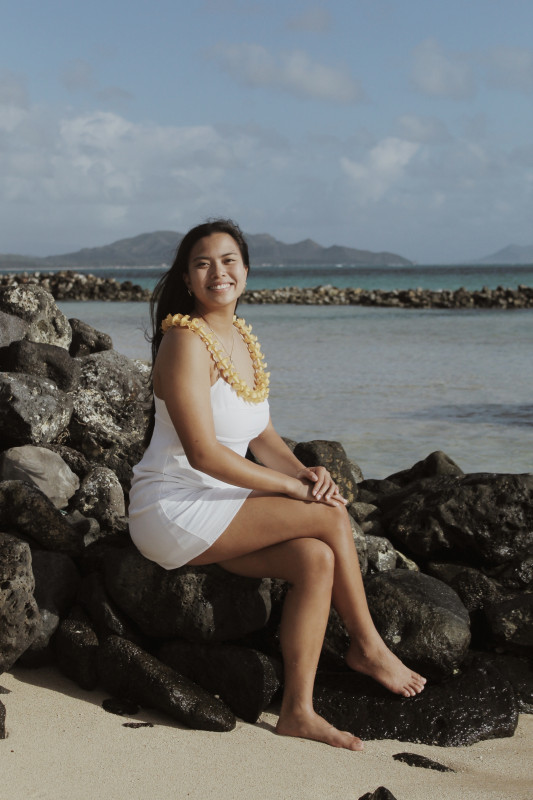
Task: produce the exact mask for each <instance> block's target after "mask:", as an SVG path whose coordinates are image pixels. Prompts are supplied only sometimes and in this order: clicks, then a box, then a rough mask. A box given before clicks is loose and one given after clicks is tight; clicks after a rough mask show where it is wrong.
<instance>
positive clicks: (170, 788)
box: [0, 668, 533, 800]
mask: <svg viewBox="0 0 533 800" xmlns="http://www.w3.org/2000/svg"><path fill="white" fill-rule="evenodd" d="M0 685H2V686H3V687H5V688H6V689H9V690H10V694H6V695H0V699H1V700H2V702H3V703H4V705H5V706H6V709H7V715H6V728H7V732H8V738H7V739H5V740H4V741H0V800H48V798H50V800H52V798H53V799H54V800H89V798H90V800H93V798H98V800H108V799H109V800H149V798H154V800H167V798H168V800H182V798H189V799H190V800H211V798H216V799H217V800H218V799H219V798H220V800H233V798H235V800H237V798H238V800H256V799H257V800H358V798H359V797H360V796H361V795H362V794H364V793H365V792H368V791H374V790H375V789H376V788H377V787H378V786H386V787H387V788H388V789H389V790H390V791H391V792H392V793H393V795H394V796H395V797H396V798H397V800H433V798H435V799H436V800H448V798H449V800H452V798H453V800H532V798H533V769H532V763H533V759H532V754H533V716H528V715H522V716H521V718H520V724H519V727H518V730H517V732H516V734H515V736H514V737H513V738H512V739H498V740H494V739H493V740H490V741H487V742H480V743H479V744H476V745H473V746H471V747H462V748H458V747H449V748H440V747H429V746H426V745H414V744H410V743H402V742H395V741H379V742H378V741H372V742H366V743H365V751H364V752H363V753H352V752H347V751H344V750H336V749H334V748H331V747H328V746H327V745H322V744H318V743H315V742H308V741H305V740H302V739H287V738H282V737H280V736H276V735H275V734H274V733H272V726H273V724H275V721H276V717H275V715H273V714H270V713H265V714H263V716H262V717H261V720H260V721H259V723H258V724H257V725H248V724H246V723H243V722H238V723H237V727H236V729H235V730H234V731H232V732H230V733H208V732H205V731H192V730H190V729H188V728H182V727H180V726H178V725H176V724H174V723H173V722H172V721H171V720H169V719H168V718H165V717H164V716H163V715H161V714H158V713H152V712H146V711H141V712H140V713H139V714H138V715H136V716H135V717H131V718H125V717H119V716H116V715H114V714H109V713H107V712H106V711H104V710H103V709H102V707H101V703H102V700H103V699H104V698H105V697H107V696H108V695H107V694H105V693H104V692H101V691H99V690H98V691H95V692H84V691H82V690H81V689H79V688H78V687H77V686H76V685H75V684H74V683H72V682H71V681H69V680H68V679H67V678H64V677H63V676H61V675H60V674H59V673H58V672H57V671H56V670H54V669H49V668H44V669H39V670H27V669H22V668H16V669H14V670H13V671H12V672H11V673H5V674H3V675H0ZM128 721H135V722H140V721H148V722H153V723H154V727H153V728H138V729H131V728H125V727H123V723H124V722H128ZM403 751H409V752H414V753H420V754H421V755H425V756H428V757H430V758H433V759H435V760H436V761H439V762H441V763H442V764H445V765H446V766H449V767H452V768H453V769H455V770H456V773H455V774H453V773H441V772H435V771H433V770H427V769H420V768H417V767H410V766H407V765H406V764H402V763H400V762H396V761H393V759H392V755H393V754H394V753H398V752H403Z"/></svg>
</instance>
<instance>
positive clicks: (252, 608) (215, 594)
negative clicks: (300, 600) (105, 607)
mask: <svg viewBox="0 0 533 800" xmlns="http://www.w3.org/2000/svg"><path fill="white" fill-rule="evenodd" d="M105 583H106V588H107V590H108V592H109V594H110V595H111V597H112V599H113V600H114V601H115V603H116V604H117V605H118V607H119V608H121V609H122V610H123V611H124V612H125V613H126V614H127V615H128V616H129V617H131V619H133V620H134V621H135V622H136V624H137V625H138V626H139V628H140V629H141V630H142V631H143V633H145V634H147V635H148V636H155V637H161V638H167V639H170V638H173V637H175V636H177V637H183V638H184V639H189V640H191V641H196V642H221V641H225V640H231V639H238V638H240V637H242V636H245V635H246V634H247V633H250V632H251V631H254V630H257V629H259V628H261V627H262V626H263V625H265V624H266V622H267V621H268V618H269V615H270V602H271V601H270V592H269V588H270V582H269V581H268V580H265V581H260V580H256V579H255V578H241V577H240V576H238V575H233V574H231V573H229V572H226V571H225V570H223V569H222V568H221V567H218V566H216V565H212V566H209V567H189V566H185V567H180V568H179V569H173V570H166V569H163V567H160V566H159V565H158V564H155V563H154V562H153V561H148V559H146V558H144V557H143V556H142V555H141V554H140V553H139V552H138V551H137V550H136V549H134V548H133V547H128V548H124V549H120V550H119V549H115V550H109V551H108V552H107V554H106V559H105Z"/></svg>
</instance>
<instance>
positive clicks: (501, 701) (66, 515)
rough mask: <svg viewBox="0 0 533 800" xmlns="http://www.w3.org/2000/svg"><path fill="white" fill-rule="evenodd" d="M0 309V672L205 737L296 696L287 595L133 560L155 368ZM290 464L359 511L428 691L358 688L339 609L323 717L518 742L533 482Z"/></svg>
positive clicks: (531, 574)
mask: <svg viewBox="0 0 533 800" xmlns="http://www.w3.org/2000/svg"><path fill="white" fill-rule="evenodd" d="M0 296H1V297H0V315H1V319H0V321H3V322H5V326H4V327H2V331H3V333H4V334H5V332H6V331H7V334H6V335H4V336H3V338H2V339H0V345H2V346H1V347H0V369H2V368H3V369H4V371H3V372H0V436H1V442H2V445H1V450H0V531H2V533H0V670H2V669H10V668H11V666H12V665H13V664H14V663H15V662H17V661H20V663H23V664H25V665H26V666H36V665H38V664H42V663H49V662H55V663H56V664H57V665H58V667H59V668H60V669H61V670H62V671H63V672H64V673H65V675H67V676H68V677H69V678H71V679H72V680H74V681H76V682H77V683H78V684H79V685H80V686H81V687H83V688H84V689H93V688H95V687H96V686H97V685H100V686H104V687H106V688H107V690H108V691H109V692H111V693H112V694H114V695H116V696H117V697H118V698H119V699H120V700H121V701H125V700H128V701H129V702H133V703H134V704H136V705H137V706H138V705H144V706H152V707H154V708H158V709H159V710H163V711H165V713H167V714H168V715H170V716H171V717H172V718H173V719H176V720H179V721H180V722H182V723H185V724H188V725H192V726H194V727H201V728H206V729H208V730H229V729H231V727H232V726H233V725H234V724H235V715H237V716H239V717H240V718H242V719H245V720H248V721H250V722H251V721H255V720H256V719H257V718H258V716H259V714H260V713H261V712H262V711H263V710H264V708H265V707H266V706H267V705H268V704H269V703H270V702H271V701H272V699H273V697H275V696H276V695H277V693H278V691H279V690H280V688H281V687H282V685H283V672H282V669H281V666H280V664H281V661H280V651H279V621H280V615H281V608H282V604H283V600H284V598H285V596H286V593H287V591H288V587H287V585H286V584H285V583H283V581H277V580H272V581H269V580H263V581H261V580H253V579H247V578H242V577H239V576H236V575H233V574H230V573H228V572H225V571H224V570H223V569H222V568H220V567H217V566H211V567H204V568H200V567H182V568H181V569H177V570H164V569H162V568H160V567H158V566H157V565H156V564H154V563H152V562H150V561H148V560H146V559H145V558H143V556H141V555H140V554H139V552H138V551H137V550H136V549H135V548H134V547H133V545H132V543H131V541H130V539H129V534H128V525H127V518H126V516H125V509H126V500H127V494H128V489H129V485H130V478H131V467H132V465H133V464H134V463H135V462H136V461H137V460H138V459H139V458H140V455H141V453H142V450H143V437H144V432H145V426H146V420H147V415H146V411H147V407H148V404H149V400H150V395H149V387H148V369H147V368H146V367H145V366H144V365H142V364H141V363H140V362H138V361H132V360H130V359H127V358H126V357H124V356H121V355H119V354H118V353H116V352H115V351H114V350H113V349H112V346H111V342H110V340H109V337H106V336H105V334H101V333H100V332H98V331H94V330H93V329H91V328H90V327H89V326H84V325H83V324H81V323H78V321H77V320H71V321H66V320H65V319H64V317H62V315H60V314H59V312H58V311H57V309H56V307H55V304H54V301H53V298H52V297H51V296H50V295H47V294H46V292H44V290H43V288H42V287H39V286H37V285H26V284H23V283H20V284H19V285H17V286H11V287H9V288H8V289H4V290H2V289H0ZM66 326H68V330H67V327H66ZM290 446H291V448H292V449H293V450H294V451H295V452H296V454H297V455H298V456H299V458H301V460H302V461H303V462H304V463H306V464H315V463H320V462H321V463H324V464H325V466H327V467H328V468H329V469H330V470H331V472H332V473H333V475H334V477H335V480H336V481H337V483H338V484H339V486H340V487H341V490H342V492H343V494H344V495H346V496H347V497H348V498H349V500H350V504H349V506H348V511H349V514H350V517H351V521H352V532H353V539H354V545H355V547H356V550H357V553H358V556H359V562H360V565H361V571H362V574H363V576H364V580H365V583H366V589H367V595H368V601H369V606H370V610H371V613H372V615H373V617H374V619H375V622H376V626H377V627H378V629H379V630H380V632H381V634H382V636H383V638H384V639H385V641H386V642H387V644H388V645H389V647H391V649H392V650H393V651H394V652H396V653H398V655H399V656H400V657H401V658H403V659H404V660H405V661H406V662H407V663H408V664H409V665H412V666H413V667H417V668H418V669H419V670H421V671H422V672H424V673H426V674H427V675H428V676H429V677H430V681H429V683H428V685H427V686H426V688H425V690H424V692H423V693H422V694H421V695H419V696H417V697H415V698H409V699H406V698H402V697H397V696H393V695H391V694H390V693H388V692H386V691H385V690H384V689H381V688H380V687H379V686H377V685H376V684H375V683H374V682H372V681H371V680H370V679H368V678H365V677H364V676H359V675H356V674H354V673H351V672H350V671H348V670H347V669H346V668H345V666H344V661H343V657H344V655H345V653H346V649H347V647H348V635H347V632H346V629H345V627H344V625H343V623H342V621H341V619H340V618H339V616H338V615H337V614H336V612H335V611H333V610H332V612H331V614H330V619H329V623H328V627H327V632H326V638H325V643H324V648H323V654H322V658H321V661H320V665H319V674H318V678H317V683H316V703H317V708H318V709H319V710H320V712H321V713H323V714H324V715H325V716H326V717H327V718H328V719H329V720H331V721H332V722H333V723H334V724H336V725H338V726H340V727H342V728H343V729H347V730H352V731H353V732H354V733H356V734H357V735H360V736H363V737H365V738H390V737H392V738H396V739H402V740H404V741H418V742H425V743H430V744H442V745H446V744H449V745H452V744H453V745H456V744H469V743H471V742H473V741H478V740H479V739H482V738H490V737H492V736H510V735H512V733H513V731H514V728H515V725H516V719H517V710H518V709H519V710H521V711H527V712H531V710H532V709H533V667H532V657H533V605H532V597H533V477H532V476H531V475H489V474H469V475H465V474H463V471H462V470H461V468H460V467H459V466H458V465H457V464H455V463H454V462H453V461H452V460H451V459H450V458H448V457H447V456H446V454H444V453H441V452H436V453H431V454H430V455H429V456H427V458H424V459H423V460H421V461H419V462H418V463H417V464H415V465H414V466H412V467H410V468H409V469H405V470H402V471H400V472H397V473H395V474H393V475H389V476H388V477H385V478H383V479H381V480H365V479H364V478H363V475H362V473H361V470H360V469H359V467H358V466H357V465H355V464H353V463H351V462H350V461H349V459H348V458H347V457H346V454H345V452H344V450H343V448H342V445H341V444H340V443H338V442H329V441H313V442H300V443H297V442H290ZM0 711H1V709H0ZM0 722H1V720H0ZM377 791H379V790H377Z"/></svg>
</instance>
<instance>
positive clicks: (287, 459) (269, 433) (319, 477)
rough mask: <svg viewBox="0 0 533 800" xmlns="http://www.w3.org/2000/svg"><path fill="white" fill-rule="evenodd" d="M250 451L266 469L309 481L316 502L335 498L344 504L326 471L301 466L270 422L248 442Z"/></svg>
mask: <svg viewBox="0 0 533 800" xmlns="http://www.w3.org/2000/svg"><path fill="white" fill-rule="evenodd" d="M250 450H251V451H252V453H253V455H254V456H255V458H257V459H258V461H260V462H261V463H262V464H264V465H265V466H266V467H270V469H274V470H277V471H278V472H283V473H285V474H286V475H292V476H294V477H296V478H299V479H302V478H303V479H304V480H308V481H311V483H312V484H313V487H312V495H313V497H314V498H315V499H316V500H322V498H323V497H324V498H325V499H327V500H330V499H331V498H335V500H339V501H340V502H342V503H345V500H344V498H343V497H341V495H340V494H339V491H338V489H337V487H336V485H335V483H334V482H333V480H332V478H331V475H330V474H329V472H328V471H327V469H326V468H325V467H306V466H305V465H304V464H302V462H301V461H300V460H299V459H298V458H296V456H295V455H294V453H293V452H292V450H291V449H290V447H288V446H287V445H286V444H285V442H284V441H283V439H282V438H281V436H280V435H279V433H278V432H277V431H276V430H275V428H274V426H273V424H272V420H269V421H268V425H267V427H266V428H265V430H264V431H263V432H262V433H261V434H259V436H257V437H256V438H255V439H254V440H253V441H251V442H250Z"/></svg>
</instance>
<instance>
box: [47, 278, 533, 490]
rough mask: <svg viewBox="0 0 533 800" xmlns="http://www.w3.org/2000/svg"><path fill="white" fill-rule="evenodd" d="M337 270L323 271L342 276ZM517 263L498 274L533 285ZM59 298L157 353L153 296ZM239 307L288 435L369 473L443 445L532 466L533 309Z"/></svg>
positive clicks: (132, 346) (74, 313)
mask: <svg viewBox="0 0 533 800" xmlns="http://www.w3.org/2000/svg"><path fill="white" fill-rule="evenodd" d="M431 269H434V268H431ZM477 269H479V268H477ZM331 272H332V271H331V270H330V271H329V273H328V274H329V280H326V281H323V282H324V283H333V284H335V283H337V285H339V284H338V282H337V281H335V280H334V279H332V278H331ZM511 272H512V277H513V283H510V284H507V283H506V282H504V281H503V280H502V279H501V276H500V277H498V279H497V281H498V282H497V283H495V284H494V285H499V284H500V283H501V284H502V285H514V286H516V285H517V284H518V283H528V284H529V285H533V274H532V272H533V269H530V270H529V276H530V277H529V278H527V279H526V278H524V279H522V277H520V278H518V279H517V278H516V273H517V270H516V268H513V270H512V271H511ZM519 272H520V275H521V276H522V274H523V273H525V272H526V270H519ZM372 274H373V275H375V274H376V272H375V270H372ZM396 274H397V276H398V280H397V281H396V282H395V283H394V285H392V284H391V285H390V286H388V285H385V282H384V281H382V283H381V285H379V284H377V283H373V284H372V286H373V288H399V287H401V286H403V285H405V284H402V283H401V282H400V277H401V276H403V279H405V276H404V271H403V270H402V271H396ZM483 274H484V276H485V277H484V283H487V276H486V271H485V270H483ZM421 277H422V278H423V275H422V276H421ZM445 277H447V279H448V280H450V281H451V280H452V278H451V277H450V276H449V275H448V276H445ZM388 280H389V278H388V277H387V282H388ZM443 280H444V279H443ZM453 280H456V278H453ZM484 283H481V284H479V288H481V286H482V285H484ZM277 285H278V286H281V285H287V284H285V281H279V280H278V283H277ZM299 285H302V284H301V283H300V284H299ZM312 285H314V284H312ZM357 285H361V284H357ZM414 285H415V284H414V283H411V282H410V283H409V286H414ZM417 285H421V286H427V285H428V284H427V282H424V281H422V280H420V281H419V282H418V283H417ZM458 285H466V281H465V280H464V279H461V283H459V284H458ZM441 288H442V287H441ZM452 288H453V287H452ZM455 288H457V287H455ZM472 288H474V287H472ZM59 306H60V308H61V309H62V310H63V312H64V313H65V314H66V315H67V316H68V317H77V318H79V319H83V320H85V321H86V322H88V323H90V324H91V325H93V326H94V327H96V328H98V329H100V330H103V331H106V332H107V333H109V334H110V335H111V336H112V338H113V343H114V347H115V349H116V350H118V351H119V352H122V353H124V354H125V355H128V356H130V357H133V358H142V359H149V345H148V343H147V341H146V340H145V335H144V334H145V331H146V329H147V327H148V307H147V305H146V304H144V303H99V302H93V303H76V302H61V303H59ZM240 313H241V314H242V315H243V316H245V318H246V320H247V321H248V322H250V323H251V324H252V325H253V327H254V332H255V333H256V334H257V335H258V336H259V339H260V341H261V343H262V346H263V350H264V352H265V355H266V357H267V361H268V364H269V367H268V368H269V370H270V371H271V373H272V375H271V397H270V401H271V409H272V418H273V421H274V424H275V426H276V428H277V430H278V431H279V433H281V434H282V435H284V436H288V437H290V438H292V439H296V440H298V441H305V440H310V439H335V440H338V441H340V442H342V444H343V445H344V447H345V449H346V451H347V453H348V455H349V456H350V458H352V459H353V460H354V461H356V462H357V463H358V464H359V466H360V467H361V469H362V471H363V474H364V475H365V477H367V478H384V477H386V476H387V475H389V474H392V473H393V472H396V471H398V470H401V469H406V468H408V467H410V466H412V465H413V464H414V463H415V462H416V461H418V460H420V459H422V458H425V457H426V456H427V455H428V454H429V453H431V452H433V451H434V450H443V451H444V452H446V453H447V454H448V455H449V456H451V457H452V458H453V459H454V460H455V461H456V462H457V463H458V464H459V466H460V467H461V468H462V469H463V470H464V471H465V472H517V473H519V472H532V471H533V369H532V366H533V363H532V353H533V311H500V310H494V311H493V310H487V311H486V310H483V311H480V310H475V311H473V310H459V311H442V310H434V309H431V310H410V309H394V308H390V309H389V308H365V307H357V306H288V305H286V306H269V305H260V306H259V305H257V306H254V305H242V306H241V307H240Z"/></svg>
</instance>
